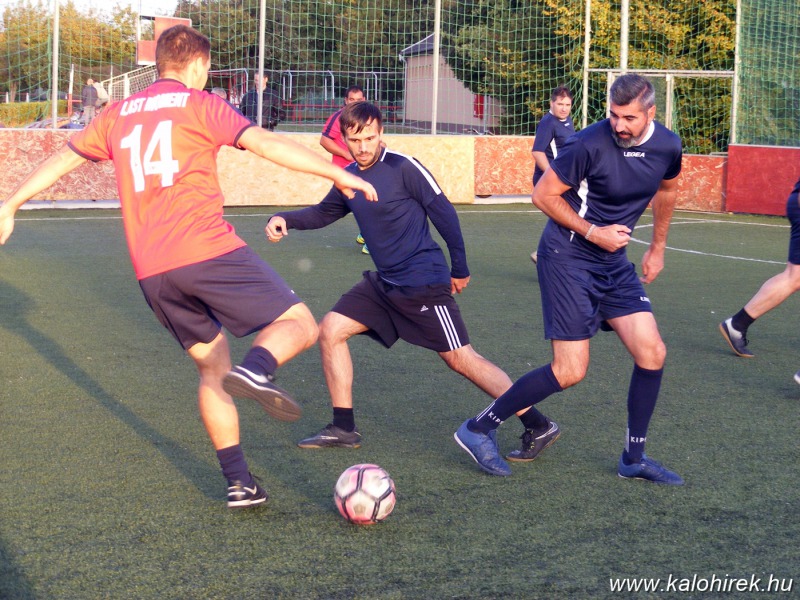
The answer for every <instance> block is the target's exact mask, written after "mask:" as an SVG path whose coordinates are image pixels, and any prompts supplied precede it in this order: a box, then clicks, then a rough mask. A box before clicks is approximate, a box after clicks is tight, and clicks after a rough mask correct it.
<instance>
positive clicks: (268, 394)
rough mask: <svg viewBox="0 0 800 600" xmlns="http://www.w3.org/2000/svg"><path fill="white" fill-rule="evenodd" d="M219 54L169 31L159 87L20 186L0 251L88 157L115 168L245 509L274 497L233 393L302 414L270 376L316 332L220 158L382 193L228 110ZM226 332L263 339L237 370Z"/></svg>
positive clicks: (165, 315)
mask: <svg viewBox="0 0 800 600" xmlns="http://www.w3.org/2000/svg"><path fill="white" fill-rule="evenodd" d="M210 48H211V45H210V42H209V41H208V38H206V37H205V36H203V35H202V34H200V33H198V32H197V31H195V30H194V29H192V28H190V27H187V26H185V25H175V26H173V27H170V28H169V29H167V30H166V31H164V32H163V33H162V34H161V35H160V36H159V38H158V42H157V43H156V68H157V70H158V77H159V78H158V79H157V80H156V81H155V82H154V83H153V84H151V85H150V86H149V87H147V88H146V89H145V90H142V91H141V92H139V93H137V94H134V95H133V96H130V97H129V98H126V99H125V100H124V101H122V102H117V103H115V104H112V105H111V106H110V107H109V108H108V109H106V110H104V111H103V112H102V114H100V115H99V116H98V117H97V119H95V121H94V122H93V123H92V124H91V125H90V126H89V127H86V128H85V129H83V130H82V131H80V132H78V133H76V134H75V135H74V136H72V137H71V138H70V140H69V141H68V142H67V145H66V146H64V147H63V148H61V150H59V151H58V152H57V153H56V154H55V155H53V156H52V157H50V158H49V159H47V160H46V161H45V162H44V163H42V164H41V165H40V166H39V167H38V168H37V169H36V170H35V171H34V172H33V173H31V174H30V175H29V176H28V177H27V178H26V179H25V180H24V181H23V182H22V183H21V184H20V185H19V187H17V189H16V190H15V191H14V192H13V193H12V194H11V196H9V198H8V199H7V200H6V201H5V202H4V203H3V205H2V206H0V245H2V244H5V243H6V241H8V239H9V236H11V233H12V232H13V230H14V215H15V213H16V211H17V210H18V209H19V207H20V206H22V205H23V204H24V203H25V202H27V201H28V200H29V199H30V198H31V197H33V196H35V195H36V194H38V193H39V192H41V191H42V190H44V189H47V188H48V187H49V186H51V185H52V184H53V183H55V182H56V181H57V180H58V179H59V178H61V176H63V175H65V174H67V173H69V172H70V171H72V170H73V169H75V168H77V167H79V166H80V165H82V164H83V163H84V162H86V161H87V160H92V161H101V160H112V161H113V163H114V171H115V174H116V180H117V186H118V191H119V197H120V204H121V205H122V219H123V223H124V226H125V233H126V237H127V240H128V247H129V250H130V255H131V260H132V262H133V267H134V271H135V274H136V278H137V280H138V281H139V286H140V288H141V290H142V292H143V293H144V296H145V298H146V300H147V303H148V305H149V306H150V307H151V309H152V310H153V312H154V313H155V314H156V317H157V318H158V320H159V321H160V322H161V323H162V324H163V325H164V327H165V328H167V329H168V330H169V331H170V333H171V334H172V335H173V337H174V338H175V339H176V341H177V342H178V343H179V344H180V345H181V347H182V348H184V350H185V351H186V353H187V354H188V355H189V357H190V358H191V359H192V360H193V361H194V363H195V366H196V368H197V372H198V375H199V379H200V382H199V386H198V389H197V394H198V407H199V411H200V416H201V418H202V421H203V425H204V426H205V428H206V432H207V433H208V435H209V437H210V439H211V442H212V444H213V446H214V449H215V450H216V451H217V458H218V460H219V463H220V467H221V468H222V473H223V475H224V476H225V477H226V478H227V480H228V506H229V507H230V508H244V507H248V506H254V505H258V504H261V503H263V502H265V501H266V500H267V493H266V492H265V491H264V490H263V489H262V488H261V486H260V485H258V483H256V481H255V480H254V479H253V477H252V476H251V474H250V470H249V468H248V466H247V461H246V460H245V457H244V453H243V451H242V448H241V446H240V444H239V416H238V412H237V410H236V405H235V404H234V403H233V400H232V398H231V396H232V395H235V396H237V397H241V398H250V399H252V400H256V401H257V402H259V403H260V404H261V405H262V406H263V407H264V409H265V410H266V411H267V412H268V413H269V414H270V415H272V416H273V417H275V418H277V419H280V420H284V421H290V420H294V419H296V418H298V417H299V416H300V412H301V411H300V407H299V406H298V405H297V403H296V402H295V401H294V400H293V399H292V398H291V396H289V395H288V394H287V392H286V391H285V390H282V389H281V388H279V387H278V386H277V385H275V384H274V383H273V380H274V373H275V371H276V370H277V368H278V367H279V366H280V365H282V364H284V363H286V362H287V361H289V360H290V359H291V358H292V357H294V356H296V355H297V354H299V353H300V352H302V351H304V350H305V349H307V348H309V347H310V346H312V345H313V344H314V343H315V341H316V338H317V324H316V321H315V320H314V316H313V315H312V314H311V311H309V309H308V308H307V307H306V305H305V304H303V302H302V301H301V300H300V298H298V297H297V296H296V295H295V293H294V292H293V291H292V290H291V289H290V288H289V286H288V285H287V284H286V283H285V282H284V281H283V279H281V277H280V276H279V275H278V274H277V273H276V272H275V270H274V269H273V268H272V267H271V266H270V265H268V264H267V263H266V262H264V261H263V260H261V258H260V257H259V256H258V255H257V254H256V252H255V251H253V250H252V249H251V248H249V247H248V246H247V244H246V243H245V242H244V240H242V239H241V238H240V237H239V236H237V235H236V232H235V231H234V228H233V227H232V226H231V225H230V223H228V222H227V221H225V219H224V218H223V204H224V200H225V199H224V197H223V195H222V191H221V189H220V187H219V181H218V179H217V165H216V157H217V154H218V153H219V149H220V148H221V147H222V146H232V147H234V148H238V149H245V150H249V151H251V152H253V153H254V154H256V155H258V156H261V157H262V158H265V159H267V160H270V161H272V162H274V163H276V164H278V165H281V166H284V167H288V168H291V169H292V170H295V171H300V172H305V173H310V174H314V175H319V176H322V177H326V178H328V179H331V180H333V182H334V185H335V186H336V187H337V189H339V190H341V191H342V194H343V195H344V196H346V197H348V198H352V197H353V195H354V191H353V190H354V189H358V190H360V191H362V192H363V193H364V194H365V196H364V197H365V199H366V200H367V201H372V200H377V197H376V195H375V189H374V188H373V187H372V185H370V184H368V183H366V182H365V181H363V180H362V179H361V178H359V177H357V176H356V175H355V174H352V173H348V172H346V171H344V170H343V169H340V168H338V167H336V166H334V165H332V164H331V163H329V162H328V161H326V160H324V159H323V158H322V157H320V156H319V155H318V154H317V153H315V152H312V151H311V150H309V149H307V148H305V147H304V146H301V145H300V144H297V143H295V142H292V141H291V140H290V139H288V138H287V137H286V136H281V135H276V134H274V133H270V132H268V131H265V130H263V129H261V128H258V127H254V126H253V123H252V122H251V121H249V120H248V119H246V118H245V117H244V116H242V115H241V114H239V113H238V112H237V111H235V110H234V109H233V108H232V107H231V106H230V105H229V104H228V103H227V102H225V101H224V100H222V99H221V98H219V97H217V96H216V95H214V94H209V93H206V92H203V91H202V90H203V88H204V87H205V85H206V82H207V81H208V70H209V67H210V65H211V55H210ZM93 89H94V88H93ZM4 258H8V257H4ZM223 327H224V328H225V329H227V330H228V331H230V332H231V333H232V334H233V335H235V336H237V337H244V336H248V335H251V334H253V335H254V339H253V342H252V345H251V347H250V350H249V351H248V352H247V354H246V355H245V357H244V360H243V361H242V363H241V364H240V365H237V366H235V367H233V368H231V357H230V350H229V345H228V341H227V336H226V334H225V333H224V331H223ZM168 400H170V399H165V406H166V405H167V404H168V402H167V401H168ZM176 485H181V484H180V480H178V481H176Z"/></svg>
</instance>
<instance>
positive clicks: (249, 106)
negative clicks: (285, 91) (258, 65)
mask: <svg viewBox="0 0 800 600" xmlns="http://www.w3.org/2000/svg"><path fill="white" fill-rule="evenodd" d="M268 84H269V75H267V74H266V73H265V74H264V76H263V77H261V76H260V75H259V74H258V73H256V75H255V76H254V77H253V87H252V88H250V89H249V90H247V93H246V94H245V95H244V97H242V104H241V109H242V114H243V115H244V116H245V117H247V118H248V119H250V120H251V121H253V123H258V94H259V93H260V94H261V98H262V107H261V114H262V117H261V126H262V127H263V128H265V129H269V130H270V131H274V129H275V128H276V127H277V126H278V123H279V122H280V120H281V119H282V118H283V117H282V115H283V109H282V108H281V99H280V97H279V96H278V94H276V93H275V92H273V91H272V90H271V89H270V88H269V87H268Z"/></svg>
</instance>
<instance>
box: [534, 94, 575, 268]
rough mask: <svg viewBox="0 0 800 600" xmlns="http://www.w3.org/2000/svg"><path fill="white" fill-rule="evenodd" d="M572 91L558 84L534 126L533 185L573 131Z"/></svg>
mask: <svg viewBox="0 0 800 600" xmlns="http://www.w3.org/2000/svg"><path fill="white" fill-rule="evenodd" d="M572 100H573V96H572V92H571V91H570V90H569V88H568V87H566V86H563V85H560V86H558V87H557V88H555V89H554V90H553V91H552V92H551V93H550V110H549V111H548V112H547V114H545V116H543V117H542V119H541V121H539V124H538V125H537V126H536V136H535V137H534V138H533V148H531V154H533V161H534V163H535V166H534V169H533V185H536V183H537V182H538V181H539V179H541V177H542V175H543V174H544V172H545V171H546V170H547V167H549V166H550V162H551V161H552V160H553V159H554V158H555V157H556V156H558V152H559V150H561V148H562V147H563V146H564V143H565V142H566V141H567V139H569V136H571V135H572V134H573V133H575V125H574V124H573V123H572V117H571V116H570V112H571V111H572ZM536 259H537V254H536V251H535V250H534V251H533V253H532V254H531V260H532V261H533V262H536Z"/></svg>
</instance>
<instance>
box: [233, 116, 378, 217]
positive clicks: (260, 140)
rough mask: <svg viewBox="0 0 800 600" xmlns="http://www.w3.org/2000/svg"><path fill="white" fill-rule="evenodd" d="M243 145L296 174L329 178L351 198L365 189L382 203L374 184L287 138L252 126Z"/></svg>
mask: <svg viewBox="0 0 800 600" xmlns="http://www.w3.org/2000/svg"><path fill="white" fill-rule="evenodd" d="M239 146H241V147H242V148H245V149H247V150H250V151H251V152H253V153H254V154H258V155H259V156H261V157H262V158H266V159H267V160H269V161H272V162H274V163H275V164H278V165H281V166H282V167H286V168H288V169H292V170H293V171H300V172H301V173H309V174H311V175H319V176H320V177H326V178H327V179H330V180H331V181H333V184H334V185H335V186H336V187H337V188H338V189H339V190H341V192H342V193H343V194H344V195H345V196H347V197H348V198H353V197H354V196H355V191H354V190H361V191H362V192H364V196H366V198H367V200H371V201H377V200H378V193H377V192H376V191H375V188H374V187H372V184H370V183H367V182H366V181H364V180H363V179H361V178H360V177H357V176H355V175H353V174H352V173H348V172H347V171H345V170H344V169H342V168H341V167H337V166H336V165H334V164H333V163H331V162H328V161H327V160H325V159H324V158H322V157H321V156H320V155H319V154H317V153H316V152H312V151H311V150H309V149H308V148H306V147H305V146H301V145H300V144H298V143H296V142H293V141H292V140H290V139H289V138H287V137H286V136H284V135H280V134H277V133H272V132H271V131H266V130H264V129H261V128H258V127H249V128H248V129H246V130H245V132H244V133H243V134H242V135H241V137H240V138H239Z"/></svg>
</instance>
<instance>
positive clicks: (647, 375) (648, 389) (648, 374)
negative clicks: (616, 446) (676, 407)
mask: <svg viewBox="0 0 800 600" xmlns="http://www.w3.org/2000/svg"><path fill="white" fill-rule="evenodd" d="M663 375H664V369H657V370H655V371H653V370H650V369H643V368H641V367H640V366H639V365H634V366H633V375H631V385H630V387H629V388H628V435H627V438H626V440H625V457H624V458H625V459H626V460H625V462H627V463H628V464H632V463H636V462H639V461H640V460H642V455H643V454H644V445H645V443H646V442H647V427H648V426H649V425H650V418H651V417H652V416H653V411H654V410H655V408H656V400H658V392H659V390H660V389H661V378H662V376H663Z"/></svg>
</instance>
